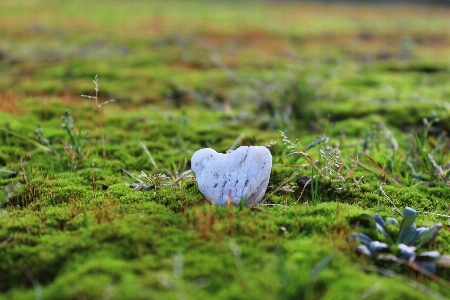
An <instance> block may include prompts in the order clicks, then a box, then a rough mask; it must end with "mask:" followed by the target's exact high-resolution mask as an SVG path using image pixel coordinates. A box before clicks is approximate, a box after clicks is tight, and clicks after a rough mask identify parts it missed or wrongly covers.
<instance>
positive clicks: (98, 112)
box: [81, 75, 114, 168]
mask: <svg viewBox="0 0 450 300" xmlns="http://www.w3.org/2000/svg"><path fill="white" fill-rule="evenodd" d="M93 82H94V84H95V96H89V95H81V97H86V98H89V99H95V105H96V106H97V115H98V123H99V125H100V131H101V134H102V146H103V167H104V168H105V167H106V149H105V136H104V130H103V123H102V118H101V114H100V108H101V106H102V105H104V104H107V103H109V102H113V101H114V100H108V101H105V102H102V103H100V104H99V103H98V91H99V88H98V75H95V78H94V80H93Z"/></svg>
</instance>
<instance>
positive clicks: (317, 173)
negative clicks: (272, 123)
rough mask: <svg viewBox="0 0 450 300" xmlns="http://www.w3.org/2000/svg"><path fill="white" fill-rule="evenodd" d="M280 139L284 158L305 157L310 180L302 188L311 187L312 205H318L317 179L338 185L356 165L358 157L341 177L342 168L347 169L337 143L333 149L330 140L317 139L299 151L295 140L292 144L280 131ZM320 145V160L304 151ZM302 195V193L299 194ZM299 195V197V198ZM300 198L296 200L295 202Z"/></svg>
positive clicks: (325, 138)
mask: <svg viewBox="0 0 450 300" xmlns="http://www.w3.org/2000/svg"><path fill="white" fill-rule="evenodd" d="M280 134H281V137H282V138H283V143H284V144H285V145H286V147H287V149H288V151H290V153H288V154H287V155H286V156H290V155H294V154H299V155H301V156H303V157H305V158H306V159H307V160H308V162H309V165H310V166H311V178H310V180H308V182H307V183H305V185H304V187H306V186H310V187H311V202H312V204H313V205H316V204H317V203H318V198H317V196H318V186H319V179H320V178H323V179H326V180H327V181H328V183H338V182H345V181H346V180H347V179H348V178H349V177H350V176H351V175H352V174H353V171H354V170H355V168H356V167H357V165H358V163H359V162H358V157H356V158H355V162H354V165H353V166H352V167H351V168H350V169H349V170H348V171H347V174H345V175H342V172H343V170H344V167H347V166H346V164H345V162H344V159H343V158H342V156H341V151H340V149H339V143H337V144H336V146H335V147H333V146H331V144H330V140H329V138H328V137H326V136H319V137H317V138H316V139H315V140H314V141H313V142H312V143H311V144H310V145H309V146H307V147H306V149H305V150H300V149H301V146H300V144H299V143H298V141H297V140H295V141H294V142H292V141H291V140H290V139H289V138H288V137H287V136H286V134H285V133H284V132H282V131H280ZM318 145H321V147H320V149H319V153H320V157H321V160H322V161H321V160H320V159H319V160H314V159H313V158H312V157H311V156H310V155H309V154H307V153H306V152H305V151H307V150H309V149H311V148H314V147H316V146H318ZM301 195H303V191H302V193H301ZM301 195H300V197H301ZM299 200H300V198H299V199H298V200H297V202H298V201H299Z"/></svg>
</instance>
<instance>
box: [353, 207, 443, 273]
mask: <svg viewBox="0 0 450 300" xmlns="http://www.w3.org/2000/svg"><path fill="white" fill-rule="evenodd" d="M416 218H417V212H416V211H415V210H414V209H412V208H410V207H406V208H405V209H404V210H403V219H402V221H401V223H399V222H398V221H397V219H395V218H389V217H388V218H384V219H383V218H382V217H381V216H380V215H378V214H375V215H374V216H373V217H372V216H370V215H368V214H363V215H361V217H360V219H359V221H360V222H359V225H360V230H361V231H360V232H358V233H353V234H352V240H359V243H360V244H359V245H358V247H357V252H358V253H361V254H363V255H366V256H368V257H371V258H373V259H374V260H375V263H377V264H381V263H385V262H386V263H406V264H410V263H414V264H415V265H417V266H418V267H420V268H422V269H424V270H426V271H428V272H431V273H435V272H436V268H437V267H436V265H437V263H438V262H439V260H440V259H441V255H440V253H439V252H438V251H427V250H424V251H421V249H423V248H426V247H427V246H428V245H430V243H432V242H433V241H434V239H435V238H436V236H437V234H438V232H439V229H440V228H442V224H441V223H438V224H435V225H433V226H431V227H428V228H427V227H419V228H417V227H416V224H415V223H414V222H415V220H416Z"/></svg>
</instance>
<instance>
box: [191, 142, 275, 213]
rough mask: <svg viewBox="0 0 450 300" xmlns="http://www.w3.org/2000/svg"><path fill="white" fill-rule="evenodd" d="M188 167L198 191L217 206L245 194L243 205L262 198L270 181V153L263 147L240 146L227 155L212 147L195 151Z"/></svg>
mask: <svg viewBox="0 0 450 300" xmlns="http://www.w3.org/2000/svg"><path fill="white" fill-rule="evenodd" d="M191 168H192V171H193V172H194V174H195V177H196V179H197V183H198V188H199V190H200V192H201V193H202V194H203V195H204V196H205V197H206V198H207V199H208V200H209V201H211V202H213V203H215V204H217V205H227V203H228V199H230V201H231V202H232V203H233V204H235V205H239V203H240V202H241V201H242V199H244V198H245V197H247V201H246V204H247V205H250V204H256V203H258V202H259V201H261V199H262V197H263V196H264V193H265V191H266V189H267V185H268V183H269V178H270V171H271V169H272V155H271V154H270V151H269V150H268V149H267V148H266V147H262V146H250V147H248V146H242V147H239V148H238V149H236V150H235V151H233V152H231V153H227V154H222V153H217V152H216V151H214V150H213V149H210V148H205V149H201V150H198V151H197V152H195V153H194V155H193V156H192V158H191Z"/></svg>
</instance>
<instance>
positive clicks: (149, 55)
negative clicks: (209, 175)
mask: <svg viewBox="0 0 450 300" xmlns="http://www.w3.org/2000/svg"><path fill="white" fill-rule="evenodd" d="M449 13H450V11H449V9H448V8H446V7H430V8H428V7H416V6H370V5H325V4H301V3H300V4H299V3H294V2H288V3H279V4H275V3H272V2H253V1H245V2H232V3H225V2H219V1H176V2H175V1H151V2H148V1H128V2H124V1H115V0H113V1H95V2H87V1H64V2H61V1H45V2H42V1H32V0H21V1H9V0H6V1H2V2H1V3H0V19H1V21H0V41H1V42H0V70H2V71H3V72H0V119H1V121H0V129H1V130H0V145H1V147H0V165H1V166H2V168H1V173H0V196H1V198H0V206H1V209H2V211H1V214H0V243H1V244H0V291H1V293H0V299H30V298H34V297H37V298H38V299H42V298H43V299H101V298H105V299H141V298H142V299H212V298H214V299H298V298H300V299H318V298H321V299H358V298H369V299H372V298H373V299H381V298H382V299H429V297H430V295H434V294H433V293H434V292H436V293H439V294H441V295H444V297H447V298H448V297H450V291H449V289H448V287H445V286H443V285H441V284H439V283H437V282H436V281H433V280H428V279H426V278H423V276H421V275H420V274H417V273H414V272H412V273H408V272H407V273H404V272H403V273H398V274H395V275H393V277H387V276H382V275H381V274H379V273H376V272H369V271H364V269H367V268H370V262H368V261H366V260H364V259H362V258H360V257H358V256H357V255H356V254H355V251H354V250H355V245H353V244H352V243H351V242H350V240H349V236H350V234H351V232H352V230H353V229H352V228H351V223H352V220H354V219H355V218H356V217H357V216H358V215H360V214H361V213H362V212H371V213H375V212H377V210H378V202H380V208H381V214H382V215H383V216H395V212H393V210H392V208H393V205H392V204H391V203H390V202H389V201H388V199H387V198H386V197H385V196H384V195H382V194H380V189H379V184H380V183H381V182H382V181H385V180H386V182H387V184H386V185H383V186H382V189H383V191H384V192H385V193H386V195H388V196H389V197H390V198H391V199H392V201H393V203H394V204H395V205H396V206H397V207H399V208H403V207H405V206H410V207H412V208H414V209H416V210H417V211H421V212H431V213H437V214H444V215H448V214H449V203H450V190H449V187H448V176H447V175H445V176H447V177H446V179H443V178H442V177H439V176H438V175H436V172H434V171H433V170H434V167H433V166H432V165H431V166H430V161H429V160H428V161H427V160H426V159H424V158H423V157H424V154H425V156H426V154H428V153H431V154H432V155H433V157H434V160H435V161H436V163H437V164H438V165H439V166H442V168H443V171H444V172H446V174H448V169H449V163H450V155H449V148H450V144H449V141H448V138H447V136H446V133H445V132H446V131H448V130H450V110H449V106H448V99H449V98H450V89H449V85H448V84H447V81H448V77H449V70H450V61H449V57H448V53H449V52H448V51H449V50H450V34H449V32H448V28H449V27H450V24H449V19H448V15H449ZM96 74H99V84H100V86H99V87H100V91H99V98H100V99H101V101H106V100H109V99H112V98H114V99H115V101H114V102H112V103H108V104H106V105H103V106H102V107H101V109H100V118H101V123H102V124H103V126H102V127H103V131H104V135H105V150H106V151H105V152H106V160H104V157H103V146H102V139H101V131H102V127H101V126H99V120H98V115H97V110H96V107H95V103H94V102H95V101H94V100H93V99H87V98H82V97H81V96H80V95H82V94H84V95H93V94H94V91H93V88H94V85H93V83H92V80H93V79H94V77H95V75H96ZM67 109H69V110H70V115H71V117H72V118H73V125H74V128H73V129H72V135H73V136H74V137H75V139H76V138H77V135H76V134H77V133H80V135H79V137H80V138H82V137H83V136H84V134H85V133H86V132H87V131H88V130H90V133H89V137H88V138H87V139H85V140H83V139H80V140H79V142H76V143H73V141H72V140H71V138H70V136H69V134H68V132H67V131H66V129H65V128H63V127H62V126H61V124H62V120H61V117H62V116H67V115H66V110H67ZM424 118H427V120H428V122H429V123H428V124H424V121H423V119H424ZM437 118H439V121H437ZM433 119H434V120H435V121H436V122H434V123H433V124H431V121H432V120H433ZM37 124H39V126H40V127H41V128H42V130H43V136H42V137H43V139H46V140H47V141H48V143H47V144H45V145H44V146H46V147H47V148H46V149H47V150H48V151H45V150H43V148H45V147H42V145H43V143H44V140H43V139H41V140H40V143H41V147H40V146H39V145H36V142H35V141H36V140H35V137H36V133H35V130H36V129H38V125H37ZM278 130H282V131H284V132H285V134H286V135H287V136H288V137H289V138H290V139H291V140H292V141H293V140H295V139H297V140H298V144H299V146H298V149H303V150H304V149H306V148H307V146H308V145H310V144H311V143H312V142H313V141H314V140H315V139H316V137H317V136H321V135H326V136H327V137H329V138H330V145H332V146H334V145H335V144H336V143H337V142H339V149H340V151H341V156H342V158H343V159H344V162H345V164H346V167H345V168H344V169H343V170H342V175H345V173H347V172H348V170H349V169H350V167H351V166H352V165H353V164H354V162H355V159H356V156H358V157H359V161H360V163H361V164H362V166H358V167H356V169H355V171H354V172H353V174H352V176H351V177H349V178H348V179H347V180H346V181H345V182H340V183H332V184H330V183H329V182H328V181H327V180H326V179H321V180H320V181H319V182H318V184H319V186H318V195H317V197H316V199H312V194H311V191H310V189H309V188H307V189H306V190H305V193H304V194H303V196H302V198H301V199H300V201H298V202H297V199H298V198H299V196H300V194H301V191H302V187H301V186H300V187H299V186H296V184H295V179H297V177H300V176H311V167H310V166H309V165H308V161H307V160H306V159H305V158H304V157H302V156H300V155H296V156H295V155H294V156H288V157H285V155H286V154H287V153H289V150H288V149H287V147H286V146H285V145H283V142H282V137H281V136H280V134H279V132H278ZM414 133H416V134H417V139H416V138H415V136H414ZM418 140H419V141H422V142H423V143H422V144H420V146H422V147H419V144H418V143H419V142H418ZM271 141H275V142H276V144H274V145H272V146H271V147H270V150H271V153H272V156H273V163H274V167H273V170H272V174H271V180H270V183H269V188H268V191H267V194H266V196H269V198H268V199H267V202H266V203H270V204H280V205H279V206H259V207H257V208H256V209H250V208H245V207H215V206H212V205H210V204H209V203H208V202H207V201H206V200H205V199H204V198H203V196H202V195H201V194H200V193H199V191H198V189H197V186H196V182H195V180H193V179H190V178H186V179H183V180H182V181H181V183H180V185H179V186H177V187H175V188H172V187H162V188H160V189H157V190H133V189H132V188H130V187H129V184H131V183H136V182H137V180H136V178H131V177H130V176H128V175H127V174H126V173H127V172H128V173H130V174H132V175H133V176H134V177H137V176H138V175H139V174H140V172H141V171H144V172H146V173H149V174H155V173H164V174H167V175H169V176H174V177H176V176H178V175H180V174H181V173H182V172H183V171H185V170H187V169H189V167H190V166H189V159H190V157H191V155H192V154H193V153H194V152H195V151H196V150H198V149H200V148H204V147H211V148H214V149H216V150H217V151H219V152H224V151H226V150H227V149H229V148H230V147H231V146H232V145H234V146H235V147H238V146H240V145H265V144H267V143H269V142H271ZM140 142H141V143H142V144H144V145H145V146H146V147H147V148H148V150H149V151H150V153H151V156H152V158H153V159H154V163H153V162H152V161H151V159H149V157H148V155H147V154H146V152H145V150H144V149H143V147H142V146H141V145H140ZM76 146H80V151H79V152H77V150H76ZM319 148H320V147H319V146H316V147H313V148H311V149H308V150H306V152H307V153H308V155H310V156H311V157H313V158H314V159H316V160H319V161H320V162H321V163H324V161H323V159H322V158H321V156H320V153H319ZM361 152H364V153H366V154H368V155H369V156H370V157H371V158H373V160H374V162H376V163H377V164H378V165H379V166H380V167H381V168H383V169H384V170H385V171H386V176H385V177H386V178H380V175H382V173H380V172H379V171H377V169H376V166H375V165H374V164H373V163H371V162H370V159H369V158H367V157H366V156H364V155H361V154H360V153H361ZM124 170H125V171H127V172H125V171H124ZM294 172H298V174H297V175H295V176H292V174H293V173H294ZM363 176H364V178H362V177H363ZM290 177H292V178H293V180H292V183H293V186H291V187H295V188H294V191H293V192H288V191H286V190H283V189H281V190H277V188H278V187H280V185H281V184H282V183H284V182H286V180H287V179H288V178H290ZM381 177H382V176H381ZM141 179H142V178H141ZM360 179H362V180H361V181H360V182H357V181H358V180H360ZM446 180H447V184H446V182H445V181H446ZM313 201H317V202H318V204H317V205H312V202H313ZM286 206H289V208H288V209H286ZM437 222H442V223H443V224H444V225H445V226H448V225H449V224H448V219H446V218H442V217H438V216H433V215H425V214H419V218H418V222H417V223H418V224H420V225H426V226H427V225H431V224H434V223H437ZM446 228H447V229H448V227H446ZM2 242H3V243H2ZM449 245H450V232H449V231H447V230H445V229H443V230H441V231H440V233H439V236H438V238H437V239H436V241H435V244H434V245H433V249H436V250H438V251H440V252H441V253H442V254H447V255H448V254H450V246H449ZM321 263H322V264H323V265H324V267H323V268H318V266H320V265H321ZM437 275H438V276H439V277H441V278H442V279H444V280H447V281H449V280H450V273H449V271H448V270H446V269H441V270H439V271H438V274H437ZM418 283H419V285H418ZM418 286H419V287H418ZM420 287H422V288H420ZM423 287H425V288H431V290H432V291H434V292H432V291H429V290H425V291H424V288H423Z"/></svg>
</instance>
